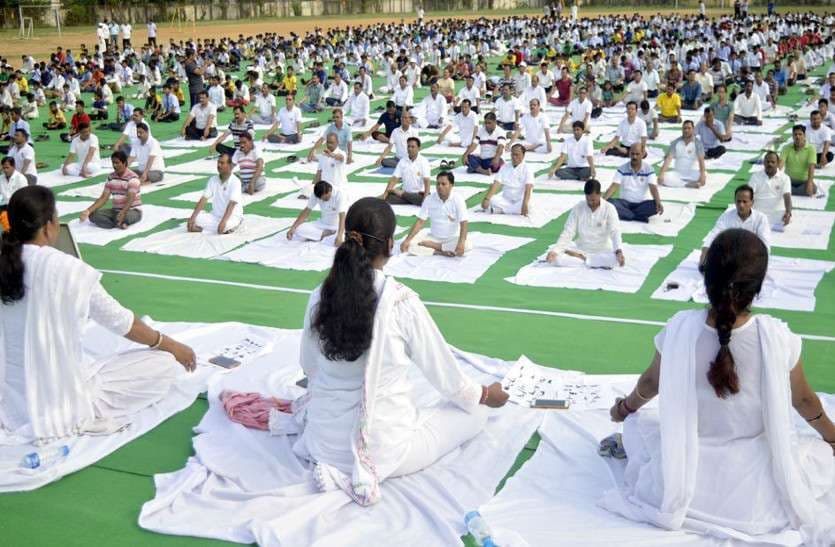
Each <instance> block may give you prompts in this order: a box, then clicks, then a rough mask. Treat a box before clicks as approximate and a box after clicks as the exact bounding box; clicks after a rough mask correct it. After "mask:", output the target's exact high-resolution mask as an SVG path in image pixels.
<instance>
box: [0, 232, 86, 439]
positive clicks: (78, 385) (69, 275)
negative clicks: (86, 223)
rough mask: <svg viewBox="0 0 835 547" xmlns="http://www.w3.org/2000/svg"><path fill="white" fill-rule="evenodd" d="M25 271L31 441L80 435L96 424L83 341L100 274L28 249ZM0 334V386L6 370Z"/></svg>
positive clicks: (46, 250) (57, 254)
mask: <svg viewBox="0 0 835 547" xmlns="http://www.w3.org/2000/svg"><path fill="white" fill-rule="evenodd" d="M27 247H28V246H27ZM25 268H26V270H27V272H26V278H27V280H28V279H31V282H30V283H31V285H30V286H27V287H26V291H27V294H26V298H27V309H26V330H25V332H26V335H25V340H24V374H25V379H26V403H27V407H28V408H27V410H28V413H29V418H30V421H31V425H32V430H33V433H34V436H35V438H36V439H37V440H39V441H45V440H49V439H54V438H61V437H67V436H69V435H72V434H75V433H78V432H80V431H83V430H85V429H86V428H87V427H88V426H90V425H91V424H92V423H93V422H94V420H95V412H94V408H93V402H92V400H91V398H90V390H89V389H88V387H87V385H86V382H87V378H85V376H84V366H83V365H84V352H83V350H82V346H81V338H82V333H83V331H84V327H85V326H86V324H87V317H88V313H89V306H90V295H91V293H92V290H93V289H94V288H95V286H96V283H98V281H99V279H100V278H101V274H100V273H99V272H97V271H96V270H95V269H93V268H92V267H90V266H88V265H87V264H85V263H84V262H82V261H81V260H78V259H76V258H74V257H71V256H69V255H67V254H65V253H62V252H61V251H58V250H56V249H53V248H51V247H28V250H27V259H26V264H25ZM3 330H4V329H2V328H0V381H2V380H3V378H4V377H5V367H6V356H5V347H6V345H5V332H3Z"/></svg>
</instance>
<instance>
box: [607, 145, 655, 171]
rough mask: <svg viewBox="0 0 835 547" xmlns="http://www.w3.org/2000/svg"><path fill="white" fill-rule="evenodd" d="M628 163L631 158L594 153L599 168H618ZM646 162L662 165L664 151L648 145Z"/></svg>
mask: <svg viewBox="0 0 835 547" xmlns="http://www.w3.org/2000/svg"><path fill="white" fill-rule="evenodd" d="M628 161H629V158H623V157H620V156H607V155H605V154H601V153H600V151H599V150H595V153H594V165H595V166H598V167H599V166H604V167H615V168H618V167H620V166H621V165H623V164H625V163H626V162H628ZM644 161H645V162H647V163H648V164H650V165H655V164H660V163H661V162H662V161H664V151H663V150H661V149H660V148H657V147H655V146H652V145H651V144H648V146H647V157H645V158H644Z"/></svg>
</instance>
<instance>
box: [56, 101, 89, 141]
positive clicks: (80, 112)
mask: <svg viewBox="0 0 835 547" xmlns="http://www.w3.org/2000/svg"><path fill="white" fill-rule="evenodd" d="M82 123H86V124H87V125H90V115H89V114H87V113H86V112H85V111H84V101H82V100H78V101H75V113H74V114H73V115H72V118H71V119H70V132H69V133H61V140H62V141H64V142H71V141H72V140H73V137H75V136H76V135H77V134H78V131H79V129H78V126H79V125H81V124H82Z"/></svg>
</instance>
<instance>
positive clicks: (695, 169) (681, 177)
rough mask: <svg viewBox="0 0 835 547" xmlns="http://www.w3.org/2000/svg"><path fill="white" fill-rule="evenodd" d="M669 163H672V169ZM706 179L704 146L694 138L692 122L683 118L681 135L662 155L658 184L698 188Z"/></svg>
mask: <svg viewBox="0 0 835 547" xmlns="http://www.w3.org/2000/svg"><path fill="white" fill-rule="evenodd" d="M670 163H672V164H673V168H672V169H670ZM706 180H707V173H706V172H705V149H704V146H703V144H702V141H701V140H699V139H697V138H696V135H695V127H694V126H693V122H692V121H690V120H685V121H684V123H683V124H682V126H681V137H679V138H677V139H676V140H674V141H673V142H671V143H670V148H669V150H667V154H666V156H664V163H663V164H662V165H661V171H659V173H658V184H662V185H664V186H670V187H673V188H682V187H685V186H687V187H689V188H700V187H702V186H704V185H705V182H706Z"/></svg>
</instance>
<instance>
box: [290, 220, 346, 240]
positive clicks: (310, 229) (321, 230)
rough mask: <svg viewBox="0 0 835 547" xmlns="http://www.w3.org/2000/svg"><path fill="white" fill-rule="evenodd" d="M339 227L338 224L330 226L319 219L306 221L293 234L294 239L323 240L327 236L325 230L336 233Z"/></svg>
mask: <svg viewBox="0 0 835 547" xmlns="http://www.w3.org/2000/svg"><path fill="white" fill-rule="evenodd" d="M338 229H339V227H338V226H328V225H327V224H323V223H322V222H320V221H318V220H315V221H313V222H305V223H304V224H302V225H301V226H299V227H298V228H296V233H295V235H294V236H293V239H295V240H296V241H321V240H322V238H323V237H324V236H325V232H330V233H336V231H337V230H338ZM328 235H330V234H328Z"/></svg>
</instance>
